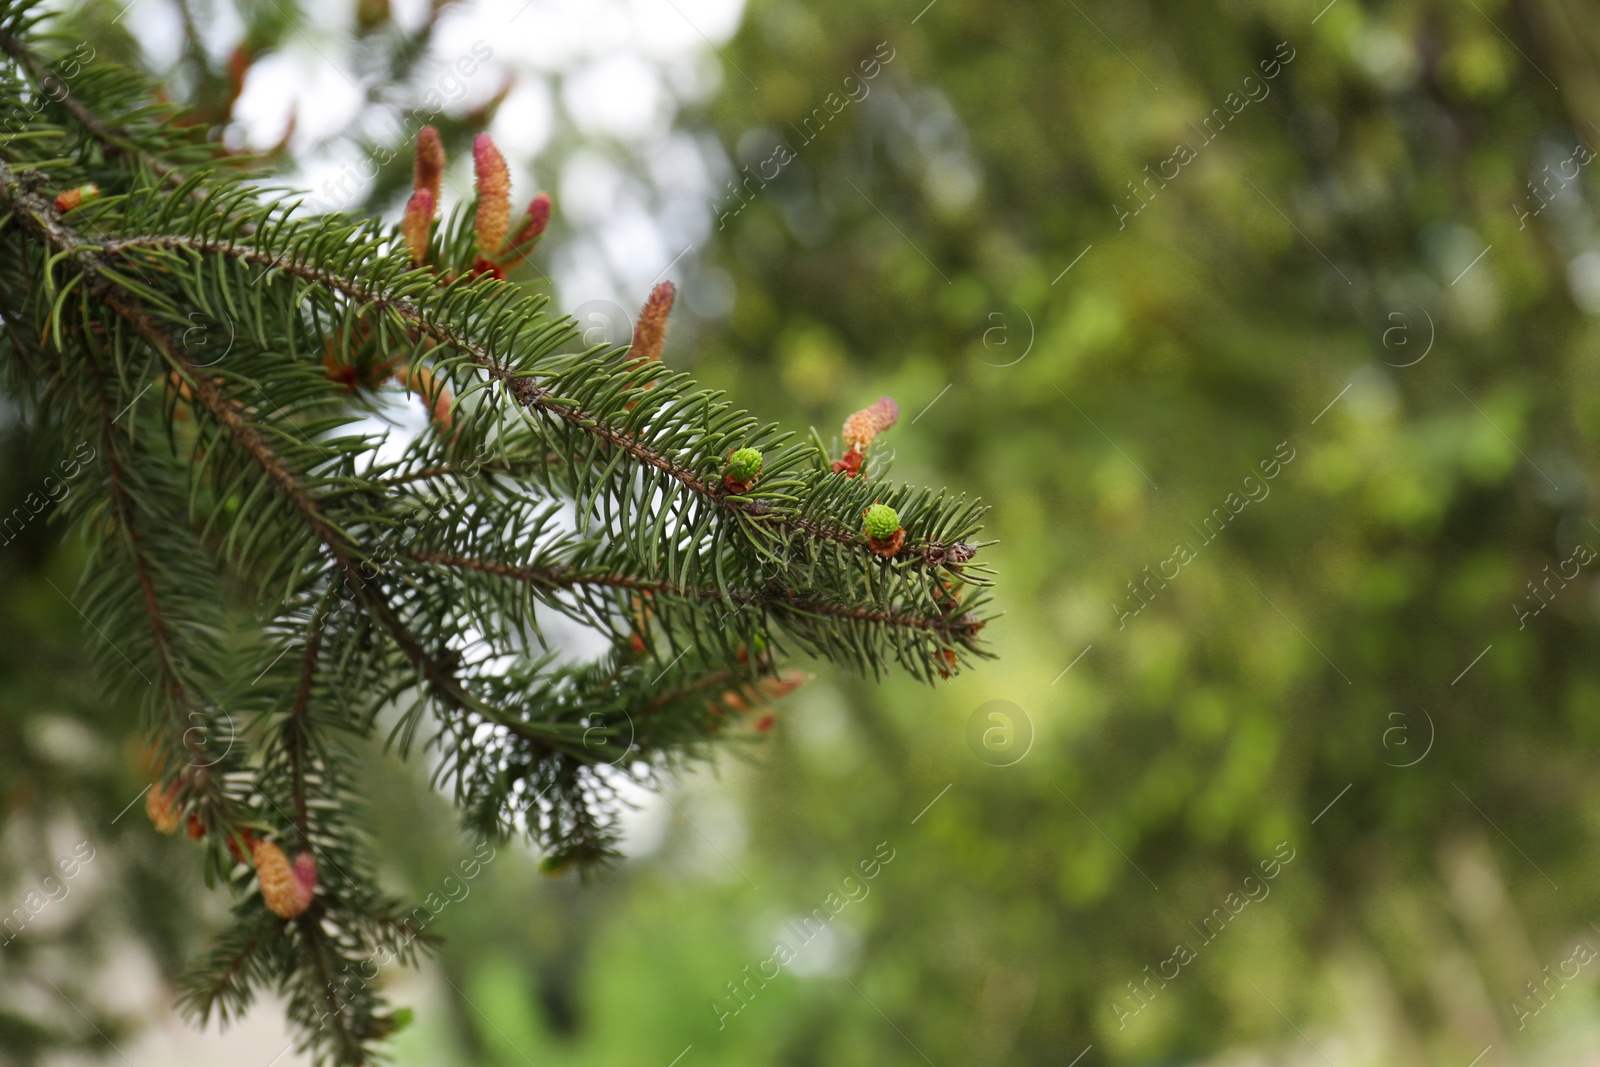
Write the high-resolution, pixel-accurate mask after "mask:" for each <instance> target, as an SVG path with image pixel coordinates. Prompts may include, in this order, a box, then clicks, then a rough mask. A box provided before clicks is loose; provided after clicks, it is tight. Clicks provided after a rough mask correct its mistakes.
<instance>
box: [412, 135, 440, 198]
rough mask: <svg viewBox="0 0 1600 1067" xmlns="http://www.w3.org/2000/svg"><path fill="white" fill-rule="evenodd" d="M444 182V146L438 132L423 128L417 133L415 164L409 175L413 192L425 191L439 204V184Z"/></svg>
mask: <svg viewBox="0 0 1600 1067" xmlns="http://www.w3.org/2000/svg"><path fill="white" fill-rule="evenodd" d="M443 180H444V145H443V144H442V143H441V142H440V141H439V131H438V130H436V129H434V128H433V127H432V126H424V127H422V129H420V130H418V131H417V162H416V167H415V169H414V170H413V171H412V174H411V188H412V191H413V192H416V191H420V190H423V189H426V190H427V191H428V193H429V195H431V196H432V197H433V202H434V205H435V206H437V205H438V203H439V183H440V182H441V181H443Z"/></svg>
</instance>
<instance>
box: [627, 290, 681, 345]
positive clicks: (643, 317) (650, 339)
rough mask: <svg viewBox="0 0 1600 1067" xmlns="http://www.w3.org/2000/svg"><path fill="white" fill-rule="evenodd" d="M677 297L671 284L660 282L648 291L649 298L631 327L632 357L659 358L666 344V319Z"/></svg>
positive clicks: (676, 291)
mask: <svg viewBox="0 0 1600 1067" xmlns="http://www.w3.org/2000/svg"><path fill="white" fill-rule="evenodd" d="M677 295H678V289H677V286H675V285H673V284H672V283H671V282H662V283H661V284H660V285H658V286H656V287H655V288H654V289H652V290H650V298H649V299H648V300H646V301H645V302H644V307H643V308H642V309H640V311H639V321H638V322H637V323H635V324H634V327H633V353H632V354H633V355H635V356H642V357H643V358H645V359H660V358H661V349H662V348H663V347H664V346H665V345H666V343H667V317H668V316H669V315H671V314H672V302H673V300H674V299H676V298H677Z"/></svg>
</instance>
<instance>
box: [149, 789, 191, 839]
mask: <svg viewBox="0 0 1600 1067" xmlns="http://www.w3.org/2000/svg"><path fill="white" fill-rule="evenodd" d="M144 813H145V814H146V815H148V816H150V822H151V823H152V824H154V826H155V828H156V829H157V830H158V831H159V832H161V833H163V834H175V833H177V832H178V827H179V826H180V825H181V824H182V823H183V813H182V812H180V811H179V810H178V787H177V786H175V785H168V786H163V785H160V784H159V783H158V784H156V785H153V786H151V787H150V792H149V793H148V794H146V795H145V798H144Z"/></svg>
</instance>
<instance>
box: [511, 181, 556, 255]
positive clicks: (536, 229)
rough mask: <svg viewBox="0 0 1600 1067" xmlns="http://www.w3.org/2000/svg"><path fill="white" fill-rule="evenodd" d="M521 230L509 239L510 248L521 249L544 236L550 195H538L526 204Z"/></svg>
mask: <svg viewBox="0 0 1600 1067" xmlns="http://www.w3.org/2000/svg"><path fill="white" fill-rule="evenodd" d="M523 220H524V221H523V223H522V228H521V229H520V230H518V231H517V235H516V236H515V237H513V238H512V239H511V247H512V248H521V247H522V246H523V245H525V244H527V243H528V242H529V241H532V240H534V239H535V238H538V237H541V236H543V235H544V230H545V227H546V226H549V225H550V194H549V193H540V194H539V195H538V196H536V197H534V198H533V199H532V200H531V201H529V202H528V212H527V214H526V215H524V216H523Z"/></svg>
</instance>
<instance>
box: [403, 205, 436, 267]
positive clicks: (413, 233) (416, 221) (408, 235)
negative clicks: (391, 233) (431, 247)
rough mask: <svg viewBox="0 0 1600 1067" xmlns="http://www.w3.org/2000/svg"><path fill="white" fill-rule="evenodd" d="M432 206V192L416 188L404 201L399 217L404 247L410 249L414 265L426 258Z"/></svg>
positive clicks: (419, 264)
mask: <svg viewBox="0 0 1600 1067" xmlns="http://www.w3.org/2000/svg"><path fill="white" fill-rule="evenodd" d="M434 206H435V204H434V198H433V194H432V193H430V192H429V191H428V190H426V189H418V190H417V191H416V192H414V193H412V194H411V199H410V200H408V201H406V213H405V215H404V216H403V217H402V218H401V219H400V234H401V236H402V237H404V238H405V242H406V247H407V248H409V249H411V262H412V263H413V264H414V265H415V266H419V267H420V266H421V265H422V263H423V261H424V260H426V259H427V258H428V239H429V236H430V231H431V230H432V229H433V211H434Z"/></svg>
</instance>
